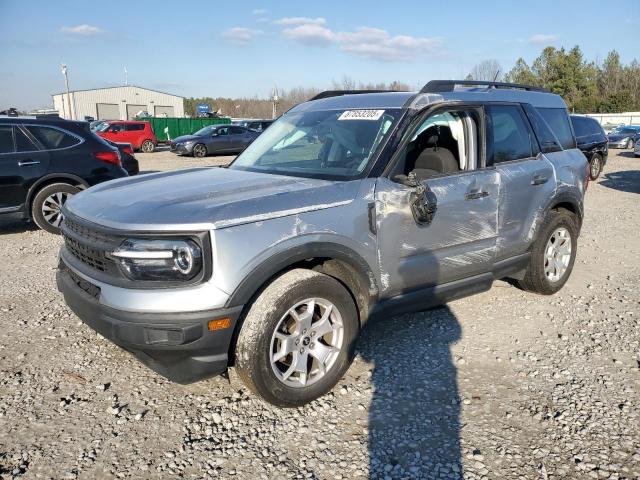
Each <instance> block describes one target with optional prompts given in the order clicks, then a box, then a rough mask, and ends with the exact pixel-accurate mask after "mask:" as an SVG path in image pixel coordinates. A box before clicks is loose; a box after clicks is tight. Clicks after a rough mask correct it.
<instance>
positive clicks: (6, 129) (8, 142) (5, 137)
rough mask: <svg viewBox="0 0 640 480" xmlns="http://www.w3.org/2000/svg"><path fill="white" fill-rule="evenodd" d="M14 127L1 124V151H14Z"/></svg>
mask: <svg viewBox="0 0 640 480" xmlns="http://www.w3.org/2000/svg"><path fill="white" fill-rule="evenodd" d="M13 151H14V149H13V129H12V128H11V126H10V125H1V126H0V153H13Z"/></svg>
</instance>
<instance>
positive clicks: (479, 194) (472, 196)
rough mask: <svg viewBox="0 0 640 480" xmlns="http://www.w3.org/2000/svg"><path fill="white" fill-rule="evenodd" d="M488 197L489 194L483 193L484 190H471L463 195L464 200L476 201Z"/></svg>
mask: <svg viewBox="0 0 640 480" xmlns="http://www.w3.org/2000/svg"><path fill="white" fill-rule="evenodd" d="M488 196H489V192H485V191H484V190H471V191H469V192H467V193H466V194H465V196H464V199H465V200H477V199H479V198H484V197H488Z"/></svg>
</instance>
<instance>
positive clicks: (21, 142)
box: [15, 127, 38, 152]
mask: <svg viewBox="0 0 640 480" xmlns="http://www.w3.org/2000/svg"><path fill="white" fill-rule="evenodd" d="M15 134H16V151H18V152H34V151H36V150H38V147H36V146H35V145H34V144H33V142H32V141H31V140H30V139H29V138H28V137H27V136H26V135H25V134H24V132H23V131H22V130H20V129H19V128H18V127H16V129H15Z"/></svg>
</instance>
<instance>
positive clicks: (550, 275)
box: [544, 227, 572, 282]
mask: <svg viewBox="0 0 640 480" xmlns="http://www.w3.org/2000/svg"><path fill="white" fill-rule="evenodd" d="M571 248H572V247H571V234H570V233H569V230H567V229H566V228H564V227H559V228H557V229H556V230H555V231H554V232H553V233H552V234H551V237H549V241H547V246H546V247H545V253H544V273H545V275H546V277H547V279H548V280H549V281H550V282H557V281H559V280H560V279H561V278H562V277H563V276H564V274H565V273H566V271H567V269H568V268H569V263H570V262H571Z"/></svg>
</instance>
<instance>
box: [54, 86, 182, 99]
mask: <svg viewBox="0 0 640 480" xmlns="http://www.w3.org/2000/svg"><path fill="white" fill-rule="evenodd" d="M131 87H133V88H139V89H141V90H148V91H150V92H156V93H162V94H164V95H171V96H172V97H178V98H185V97H183V96H181V95H175V94H173V93H168V92H162V91H160V90H154V89H153V88H146V87H140V86H139V85H118V86H115V87H99V88H85V89H83V90H69V93H76V92H93V91H96V90H109V89H112V88H131ZM65 93H67V92H60V93H54V94H52V96H56V95H64V94H65Z"/></svg>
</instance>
